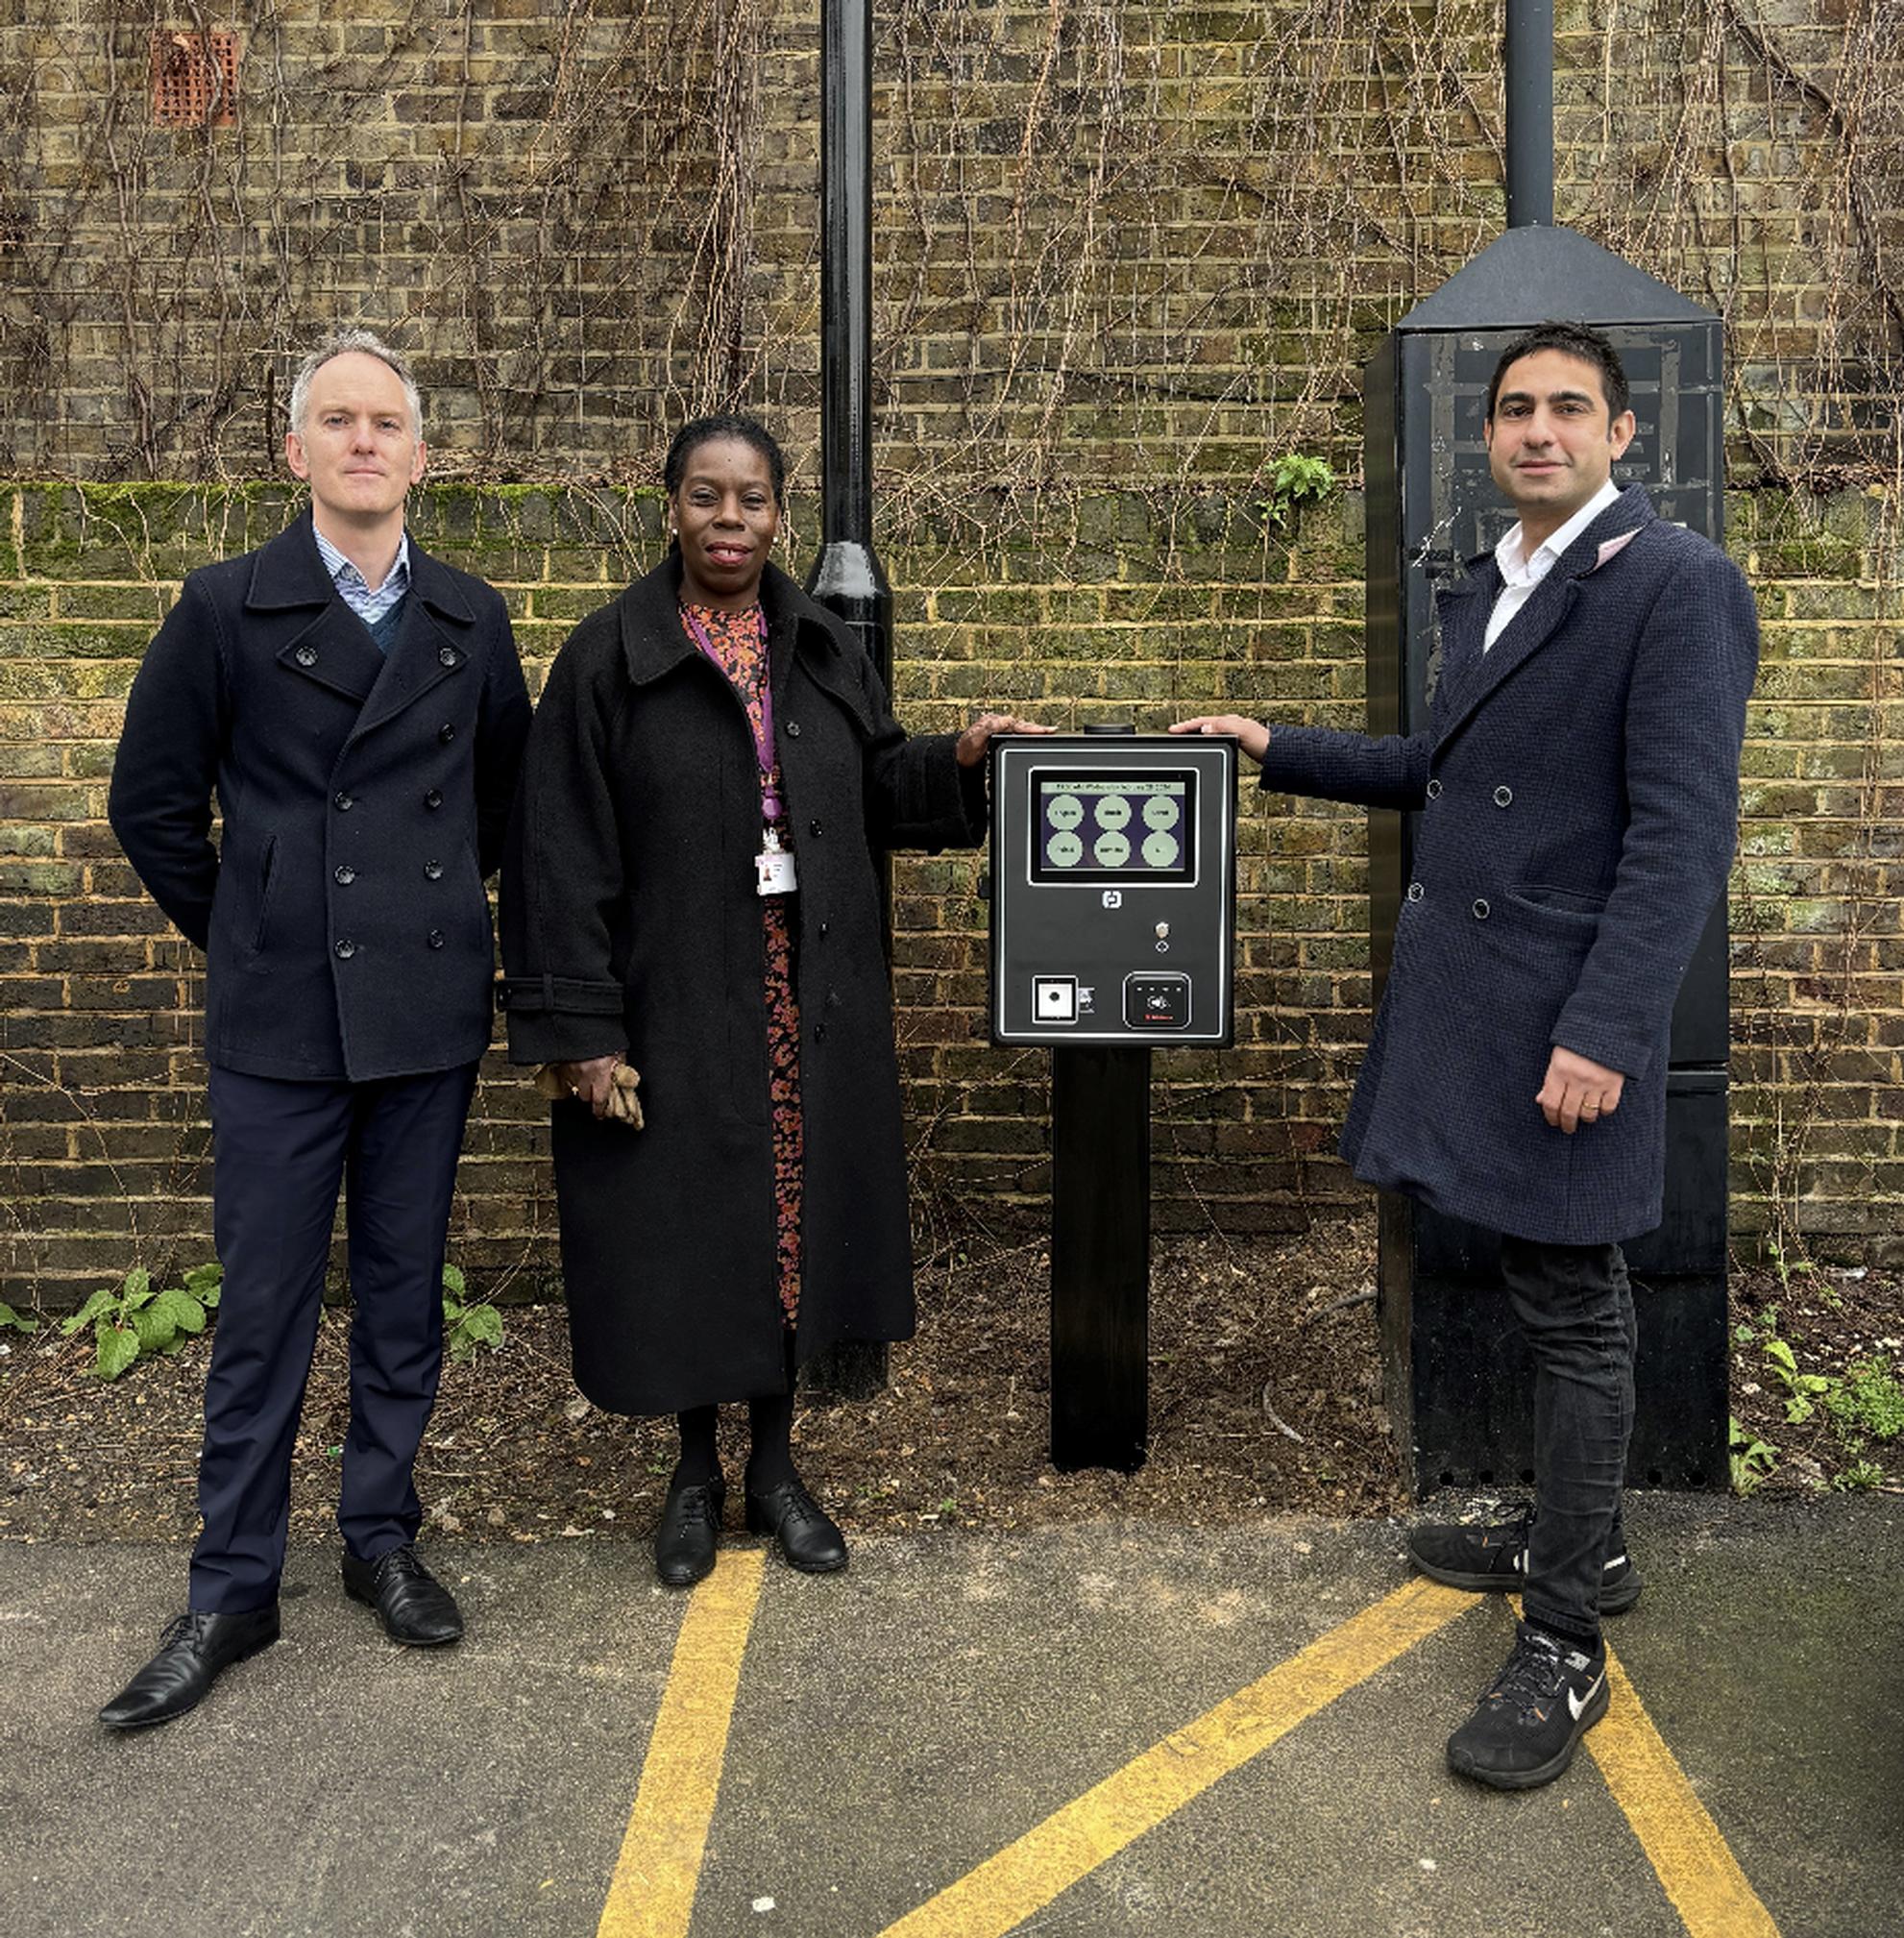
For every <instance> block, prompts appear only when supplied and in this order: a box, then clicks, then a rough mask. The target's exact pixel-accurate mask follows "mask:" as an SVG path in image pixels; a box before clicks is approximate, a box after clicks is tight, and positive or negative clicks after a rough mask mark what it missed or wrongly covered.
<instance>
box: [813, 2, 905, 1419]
mask: <svg viewBox="0 0 1904 1938" xmlns="http://www.w3.org/2000/svg"><path fill="white" fill-rule="evenodd" d="M819 32H820V127H819V204H820V271H819V333H820V378H819V381H820V446H819V449H820V490H821V503H820V547H819V556H818V558H816V559H815V560H814V565H813V571H812V572H811V573H810V574H809V575H808V578H807V590H808V592H810V593H811V594H812V595H813V596H814V598H815V599H817V600H818V601H819V602H820V603H821V604H822V605H823V606H825V607H826V608H827V610H828V611H829V612H831V613H833V614H835V615H836V616H837V617H838V618H840V619H842V620H844V621H845V622H846V624H847V625H848V626H851V627H852V629H853V631H854V633H855V634H856V635H857V636H858V638H859V641H860V644H861V645H862V646H863V647H864V648H865V649H866V651H867V657H868V658H869V659H870V660H871V661H872V663H873V665H874V667H875V668H876V669H877V670H878V673H879V677H880V679H881V681H882V683H883V684H884V685H885V687H886V689H887V691H888V693H889V694H890V693H891V689H892V588H891V586H890V585H889V584H888V583H887V581H886V574H885V573H884V571H882V570H881V568H880V563H879V554H878V553H877V552H875V551H874V550H873V544H872V0H821V5H820V14H819ZM881 868H882V876H881V881H880V904H881V909H882V913H883V915H884V917H885V921H884V927H885V929H886V933H887V949H888V952H889V954H890V953H891V889H890V885H889V884H888V882H887V880H886V878H885V875H884V872H883V870H884V863H883V862H882V863H881ZM886 1375H887V1354H886V1347H885V1345H884V1344H883V1343H882V1342H880V1341H878V1340H848V1341H845V1342H843V1343H842V1344H841V1345H838V1346H836V1347H834V1348H833V1350H832V1351H831V1352H829V1353H826V1354H824V1355H822V1356H821V1357H820V1358H819V1359H818V1360H816V1361H814V1362H812V1363H811V1364H810V1365H809V1367H808V1369H807V1381H808V1384H809V1385H810V1386H813V1387H815V1388H816V1389H818V1390H820V1391H823V1392H829V1393H837V1394H838V1395H840V1396H841V1397H842V1398H843V1399H867V1398H869V1397H870V1396H871V1395H872V1394H874V1393H876V1392H878V1391H879V1390H880V1389H881V1388H882V1387H883V1386H885V1385H886Z"/></svg>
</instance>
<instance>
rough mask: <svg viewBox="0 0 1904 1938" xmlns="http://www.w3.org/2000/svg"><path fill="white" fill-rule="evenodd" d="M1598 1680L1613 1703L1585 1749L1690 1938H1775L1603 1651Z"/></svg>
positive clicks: (1624, 1679) (1764, 1913)
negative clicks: (1603, 1665) (1602, 1667)
mask: <svg viewBox="0 0 1904 1938" xmlns="http://www.w3.org/2000/svg"><path fill="white" fill-rule="evenodd" d="M1606 1680H1607V1693H1608V1695H1609V1696H1611V1698H1612V1699H1613V1700H1612V1703H1611V1705H1610V1706H1609V1707H1608V1709H1607V1712H1606V1714H1605V1715H1604V1716H1603V1717H1601V1719H1600V1720H1599V1723H1598V1724H1597V1725H1596V1726H1595V1728H1594V1729H1592V1730H1590V1731H1589V1732H1588V1735H1587V1748H1588V1749H1589V1750H1591V1751H1592V1752H1593V1754H1594V1761H1595V1762H1597V1763H1598V1764H1599V1771H1600V1775H1601V1776H1602V1777H1604V1778H1605V1779H1606V1787H1607V1788H1608V1789H1609V1790H1611V1791H1612V1792H1613V1798H1614V1801H1615V1802H1616V1803H1618V1804H1619V1805H1620V1807H1621V1809H1622V1810H1623V1811H1624V1812H1625V1813H1626V1821H1627V1823H1629V1824H1630V1825H1631V1826H1632V1827H1633V1834H1634V1835H1635V1836H1636V1837H1638V1838H1639V1840H1640V1845H1641V1848H1642V1849H1643V1850H1644V1851H1645V1852H1646V1853H1647V1861H1648V1863H1649V1864H1651V1866H1652V1868H1653V1870H1654V1872H1655V1873H1656V1874H1657V1875H1658V1877H1659V1881H1660V1884H1661V1885H1662V1886H1663V1887H1664V1889H1665V1892H1666V1895H1667V1897H1668V1898H1669V1899H1670V1900H1671V1901H1672V1908H1673V1909H1674V1910H1675V1911H1676V1912H1678V1914H1679V1918H1680V1922H1681V1923H1682V1924H1683V1925H1684V1926H1686V1929H1687V1931H1688V1933H1689V1934H1690V1938H1779V1933H1778V1926H1776V1925H1775V1924H1774V1923H1773V1922H1772V1917H1771V1913H1770V1911H1768V1910H1767V1909H1766V1908H1765V1906H1764V1905H1763V1904H1762V1903H1760V1901H1759V1899H1758V1895H1757V1893H1756V1892H1754V1891H1753V1889H1752V1887H1751V1885H1750V1884H1749V1883H1747V1882H1746V1881H1745V1873H1744V1872H1743V1871H1742V1870H1740V1868H1739V1863H1738V1859H1737V1858H1735V1857H1734V1856H1733V1854H1732V1852H1731V1850H1730V1849H1729V1847H1728V1846H1727V1844H1726V1842H1725V1839H1724V1838H1723V1837H1721V1835H1720V1833H1719V1827H1718V1825H1716V1824H1715V1823H1714V1822H1713V1821H1712V1819H1711V1818H1710V1817H1709V1816H1707V1814H1706V1808H1705V1805H1704V1804H1703V1803H1700V1802H1699V1800H1698V1797H1697V1795H1696V1794H1695V1792H1694V1789H1693V1786H1692V1784H1690V1783H1689V1782H1688V1781H1687V1780H1686V1773H1685V1772H1684V1771H1683V1770H1681V1769H1680V1767H1679V1764H1678V1760H1677V1759H1676V1758H1675V1757H1674V1755H1673V1754H1672V1751H1671V1750H1669V1749H1668V1748H1667V1747H1666V1742H1665V1739H1664V1738H1663V1737H1662V1736H1661V1735H1660V1733H1659V1731H1658V1730H1657V1729H1654V1728H1653V1721H1652V1718H1651V1717H1650V1716H1648V1714H1647V1708H1646V1705H1645V1704H1644V1703H1642V1702H1641V1701H1640V1698H1639V1693H1638V1692H1637V1691H1636V1690H1635V1689H1634V1687H1633V1685H1632V1683H1631V1682H1630V1681H1629V1680H1627V1677H1626V1672H1625V1670H1624V1669H1623V1668H1622V1667H1621V1665H1620V1664H1619V1662H1617V1661H1616V1660H1615V1659H1614V1655H1613V1651H1612V1650H1611V1649H1609V1650H1608V1651H1607V1652H1606Z"/></svg>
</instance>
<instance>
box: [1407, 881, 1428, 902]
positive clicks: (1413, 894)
mask: <svg viewBox="0 0 1904 1938" xmlns="http://www.w3.org/2000/svg"><path fill="white" fill-rule="evenodd" d="M1424 893H1425V891H1424V890H1423V888H1422V885H1421V883H1420V882H1418V881H1411V882H1410V883H1409V884H1408V899H1409V900H1410V901H1420V900H1421V898H1422V895H1423V894H1424Z"/></svg>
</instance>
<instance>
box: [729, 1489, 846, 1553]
mask: <svg viewBox="0 0 1904 1938" xmlns="http://www.w3.org/2000/svg"><path fill="white" fill-rule="evenodd" d="M747 1532H748V1533H750V1534H771V1535H772V1536H773V1537H774V1539H775V1540H777V1541H778V1542H779V1543H780V1552H781V1553H782V1554H783V1555H785V1556H786V1558H787V1565H788V1566H789V1567H790V1568H797V1569H799V1570H800V1572H801V1573H802V1574H803V1575H834V1574H838V1573H839V1571H840V1570H841V1569H842V1568H843V1567H844V1566H845V1565H846V1537H845V1535H843V1534H842V1533H841V1532H840V1530H839V1529H838V1528H837V1527H835V1526H834V1524H833V1522H832V1521H831V1520H830V1519H829V1518H828V1516H827V1514H826V1511H825V1509H822V1508H821V1507H820V1505H819V1503H818V1501H816V1500H815V1499H814V1497H813V1496H812V1495H811V1494H810V1493H808V1492H807V1490H806V1488H805V1487H804V1486H802V1485H801V1484H800V1483H799V1482H798V1481H797V1480H793V1481H783V1482H781V1484H779V1485H778V1486H777V1487H769V1488H767V1489H766V1490H765V1491H764V1492H762V1493H758V1494H757V1493H755V1492H754V1490H753V1489H752V1488H751V1487H749V1488H748V1489H747Z"/></svg>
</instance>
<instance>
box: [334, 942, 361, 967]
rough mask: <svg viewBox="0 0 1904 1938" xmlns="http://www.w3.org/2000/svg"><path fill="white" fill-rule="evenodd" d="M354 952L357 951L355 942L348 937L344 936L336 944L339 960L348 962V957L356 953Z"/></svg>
mask: <svg viewBox="0 0 1904 1938" xmlns="http://www.w3.org/2000/svg"><path fill="white" fill-rule="evenodd" d="M356 952H357V945H356V944H355V943H354V942H352V941H351V940H350V939H349V937H345V938H344V939H343V940H342V941H340V942H339V943H338V944H337V955H338V958H339V960H340V961H343V962H349V961H350V959H351V958H352V957H353V956H354V955H355V954H356Z"/></svg>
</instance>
